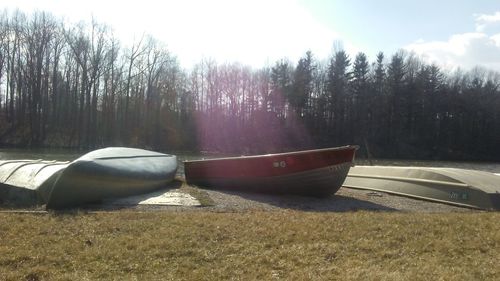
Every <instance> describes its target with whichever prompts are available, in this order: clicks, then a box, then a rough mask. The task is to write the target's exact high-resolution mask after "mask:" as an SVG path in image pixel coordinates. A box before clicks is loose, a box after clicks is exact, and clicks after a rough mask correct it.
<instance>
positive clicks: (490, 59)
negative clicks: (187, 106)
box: [0, 0, 500, 71]
mask: <svg viewBox="0 0 500 281" xmlns="http://www.w3.org/2000/svg"><path fill="white" fill-rule="evenodd" d="M2 7H3V8H7V9H8V10H9V11H13V10H14V9H20V10H22V11H24V12H27V13H31V12H33V11H35V10H38V11H48V12H51V13H52V14H53V15H54V16H56V17H61V18H63V19H64V20H65V21H67V22H69V23H77V22H79V21H85V22H90V21H91V19H92V18H94V19H95V20H96V21H97V22H99V23H104V24H106V25H109V26H110V27H112V29H113V31H114V34H115V35H116V37H118V38H120V40H121V42H122V43H123V44H124V45H131V44H132V43H133V42H134V41H138V40H139V39H140V38H141V36H142V35H143V34H149V35H152V36H153V37H155V38H157V39H158V40H159V41H162V42H163V43H164V44H165V45H166V46H167V48H168V49H169V50H170V51H171V52H172V53H173V54H174V55H176V56H177V57H178V59H179V61H180V63H181V65H183V66H184V67H186V68H189V67H190V66H192V65H193V64H195V63H197V62H199V61H200V60H201V59H202V58H212V59H215V60H217V61H218V62H234V61H238V62H241V63H243V64H247V65H251V66H254V67H261V66H264V65H272V64H273V63H274V62H275V61H276V60H278V59H281V58H284V57H286V58H289V59H290V60H292V61H297V60H298V59H299V58H300V57H301V56H303V55H304V54H305V52H306V51H308V50H311V51H312V53H313V54H314V56H315V57H316V58H317V59H318V60H324V59H327V58H328V57H329V56H330V55H331V54H332V52H333V51H335V50H336V49H338V48H339V46H343V48H344V49H345V50H346V51H347V52H348V53H349V54H350V55H351V57H354V56H355V54H356V53H357V52H360V51H362V52H364V53H366V54H367V55H368V58H369V60H371V61H374V60H375V56H376V54H377V53H378V52H379V51H382V52H384V53H385V54H386V57H388V58H389V57H390V56H391V55H392V54H394V53H395V52H396V51H398V50H400V49H404V50H407V51H409V52H414V53H416V54H417V55H419V56H420V57H422V58H423V59H425V60H426V61H427V62H429V63H436V64H438V65H440V66H442V67H444V68H450V69H453V68H457V67H460V68H463V69H471V68H473V67H474V66H481V67H485V68H488V69H492V70H496V71H500V1H499V0H474V1H472V0H455V1H452V0H406V1H401V0H376V1H375V0H349V1H348V0H241V1H239V0H232V1H231V0H206V1H203V0H158V1H154V0H140V1H138V0H135V1H128V0H122V1H110V0H85V1H72V0H0V8H2Z"/></svg>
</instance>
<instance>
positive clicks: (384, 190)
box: [342, 184, 488, 210]
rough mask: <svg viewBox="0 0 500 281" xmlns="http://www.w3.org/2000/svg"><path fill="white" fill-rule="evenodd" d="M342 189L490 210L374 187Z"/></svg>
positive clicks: (350, 186)
mask: <svg viewBox="0 0 500 281" xmlns="http://www.w3.org/2000/svg"><path fill="white" fill-rule="evenodd" d="M342 187H347V188H353V189H360V190H373V191H378V192H383V193H388V194H395V195H400V196H403V197H408V198H417V199H422V200H426V201H433V202H439V203H444V204H449V205H456V206H461V207H468V208H472V209H477V210H488V209H485V208H484V207H483V208H481V207H478V206H475V205H470V204H465V203H459V202H455V201H448V200H443V199H437V198H432V197H426V196H419V195H413V194H409V193H403V192H397V191H392V190H386V189H379V188H373V187H362V186H357V185H346V184H342Z"/></svg>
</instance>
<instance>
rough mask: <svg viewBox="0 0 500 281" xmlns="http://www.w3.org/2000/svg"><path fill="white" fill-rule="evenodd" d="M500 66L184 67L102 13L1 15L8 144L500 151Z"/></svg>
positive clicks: (395, 62) (397, 61)
mask: <svg viewBox="0 0 500 281" xmlns="http://www.w3.org/2000/svg"><path fill="white" fill-rule="evenodd" d="M499 85H500V74H499V73H496V72H491V71H486V70H484V69H480V68H476V69H474V70H472V71H468V72H461V71H455V72H453V73H446V72H444V71H443V70H441V69H440V68H439V67H437V66H436V65H429V64H427V63H425V62H424V61H422V60H421V59H419V58H418V57H416V56H415V55H413V54H409V53H405V52H403V51H400V52H398V53H396V54H393V55H392V56H390V57H385V56H384V54H383V53H379V54H378V56H377V57H376V59H375V61H374V62H370V61H369V60H368V58H367V56H366V55H365V54H363V53H359V54H357V55H356V56H355V57H353V58H351V57H349V55H348V54H347V53H346V52H345V51H344V50H342V49H338V50H336V51H335V52H334V54H333V55H332V56H331V57H330V58H328V59H327V60H326V61H321V60H318V59H317V58H315V57H314V55H313V54H312V53H311V52H306V53H305V54H304V56H303V57H302V58H300V59H299V60H298V62H296V63H295V62H291V61H289V60H287V59H282V60H279V61H277V62H276V63H275V64H274V65H272V66H269V67H263V68H260V69H252V68H250V67H247V66H243V65H240V64H238V63H231V64H219V63H217V62H215V61H213V60H203V61H201V62H200V63H198V64H197V65H195V66H193V68H192V69H190V70H184V69H181V67H180V65H179V62H178V61H177V59H176V57H175V56H174V55H173V54H171V53H170V52H169V51H168V50H167V49H166V47H165V46H164V45H163V44H162V43H160V42H158V41H157V40H155V39H154V38H152V37H148V36H145V37H143V38H141V39H138V40H136V42H135V43H134V44H133V45H132V46H131V47H127V48H125V47H124V46H123V45H122V44H121V43H120V41H119V40H118V39H117V38H115V37H114V36H113V32H112V30H111V29H109V28H108V27H106V26H105V25H102V24H99V23H96V22H94V21H92V22H91V23H81V24H77V25H68V24H65V23H64V22H63V21H61V20H58V19H56V18H54V17H53V16H51V15H50V14H48V13H44V12H36V13H34V14H32V15H29V16H27V15H26V14H23V13H22V12H19V11H17V12H14V13H8V12H4V13H3V14H2V15H1V16H0V145H1V146H22V147H24V146H31V147H49V146H50V147H68V148H78V149H93V148H98V147H103V146H111V145H125V146H138V147H145V148H149V149H155V150H170V151H171V150H196V151H202V150H203V151H217V152H230V153H263V152H277V151H285V150H292V149H305V148H313V147H326V146H337V145H343V144H359V145H361V146H362V151H361V152H360V153H361V155H363V154H364V153H366V148H367V147H368V148H369V149H370V152H371V154H373V155H374V156H375V157H404V158H420V159H469V160H470V159H482V160H498V159H500V148H499V147H498V144H499V140H500V114H499V109H500V89H499Z"/></svg>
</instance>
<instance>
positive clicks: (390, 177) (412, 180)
mask: <svg viewBox="0 0 500 281" xmlns="http://www.w3.org/2000/svg"><path fill="white" fill-rule="evenodd" d="M348 176H349V177H353V178H365V179H370V178H372V179H376V180H395V181H404V182H416V183H435V184H441V185H447V186H452V187H457V188H463V187H465V188H470V189H476V188H474V187H473V186H470V185H468V184H466V183H460V182H447V181H438V180H426V179H419V178H409V177H408V178H407V177H395V176H378V175H362V174H349V175H348Z"/></svg>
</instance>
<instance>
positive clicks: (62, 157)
mask: <svg viewBox="0 0 500 281" xmlns="http://www.w3.org/2000/svg"><path fill="white" fill-rule="evenodd" d="M83 154H85V153H84V152H77V151H74V150H65V149H43V150H30V149H0V161H1V160H14V159H43V160H58V161H72V160H75V159H76V158H78V157H80V156H82V155H83ZM174 154H175V153H174ZM176 155H177V159H178V160H179V162H180V163H182V161H184V160H194V159H201V158H213V157H215V155H213V154H210V155H206V154H195V153H186V152H181V153H177V154H176ZM224 156H226V155H224ZM356 164H357V165H369V162H368V161H367V160H366V159H357V160H356ZM373 164H374V165H383V166H423V167H450V168H461V169H470V170H481V171H487V172H492V173H500V163H492V162H455V161H421V160H391V159H375V160H373ZM181 167H182V166H181Z"/></svg>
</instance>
